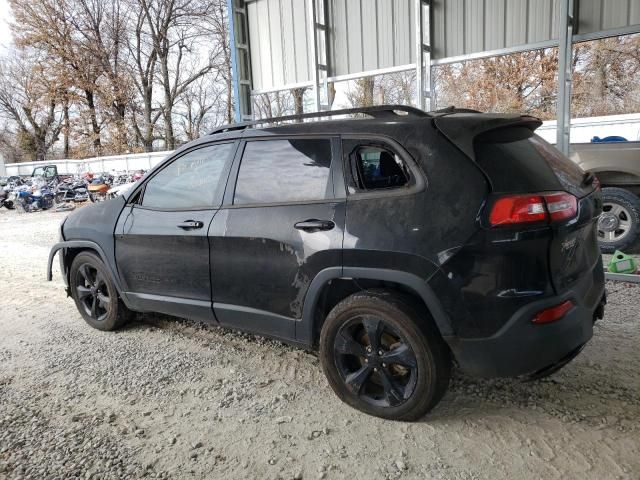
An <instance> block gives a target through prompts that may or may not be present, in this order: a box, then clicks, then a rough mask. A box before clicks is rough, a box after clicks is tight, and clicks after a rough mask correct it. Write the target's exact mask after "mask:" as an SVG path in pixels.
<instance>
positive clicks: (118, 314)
mask: <svg viewBox="0 0 640 480" xmlns="http://www.w3.org/2000/svg"><path fill="white" fill-rule="evenodd" d="M69 285H70V286H71V296H72V297H73V300H74V301H75V303H76V307H77V308H78V311H79V312H80V315H82V318H84V320H85V321H86V322H87V323H88V324H89V325H91V326H92V327H93V328H97V329H98V330H105V331H110V330H116V329H117V328H119V327H120V326H122V325H123V324H124V323H125V322H126V321H127V320H129V319H130V318H131V317H132V312H131V311H130V310H129V309H127V307H126V306H125V305H124V304H123V303H122V300H120V299H119V298H118V292H117V290H116V287H115V285H114V283H113V281H112V279H111V276H110V274H109V271H108V270H107V268H106V266H105V265H104V263H103V262H102V260H100V258H99V257H98V256H97V255H95V254H93V253H90V252H81V253H79V254H78V255H77V256H76V258H74V259H73V263H72V264H71V271H70V274H69Z"/></svg>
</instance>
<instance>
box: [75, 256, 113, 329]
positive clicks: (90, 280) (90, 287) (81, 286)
mask: <svg viewBox="0 0 640 480" xmlns="http://www.w3.org/2000/svg"><path fill="white" fill-rule="evenodd" d="M75 289H76V292H77V298H78V299H79V300H80V303H81V304H82V306H83V307H84V311H85V313H86V314H87V315H88V316H90V317H91V318H92V319H94V320H95V321H97V322H101V321H104V320H105V319H106V318H107V316H108V315H109V310H110V308H111V299H110V298H109V290H108V287H107V283H106V281H105V278H104V277H103V276H102V274H101V273H100V272H99V271H98V269H97V268H96V267H94V266H93V265H90V264H88V263H83V264H82V265H80V267H79V268H78V275H77V276H76V285H75Z"/></svg>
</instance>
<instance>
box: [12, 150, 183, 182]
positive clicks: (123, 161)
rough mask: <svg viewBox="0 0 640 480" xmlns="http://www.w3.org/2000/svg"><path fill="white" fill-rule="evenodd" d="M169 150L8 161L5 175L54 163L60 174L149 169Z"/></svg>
mask: <svg viewBox="0 0 640 480" xmlns="http://www.w3.org/2000/svg"><path fill="white" fill-rule="evenodd" d="M170 153H171V151H167V152H153V153H136V154H132V155H113V156H110V157H95V158H85V159H83V160H45V161H43V162H26V163H10V164H8V165H5V171H6V175H7V176H11V175H31V172H33V169H34V168H36V167H41V166H43V165H55V166H57V167H58V173H59V174H61V175H75V174H78V173H85V172H109V171H111V170H116V171H125V170H149V169H150V168H152V167H154V166H156V165H157V164H158V163H160V162H161V161H162V160H164V159H165V158H166V157H167V155H169V154H170Z"/></svg>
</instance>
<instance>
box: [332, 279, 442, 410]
mask: <svg viewBox="0 0 640 480" xmlns="http://www.w3.org/2000/svg"><path fill="white" fill-rule="evenodd" d="M370 338H373V342H372V341H370V340H369V339H370ZM376 350H378V351H377V352H376ZM354 352H355V353H354ZM320 360H321V362H322V369H323V371H324V374H325V376H326V377H327V380H328V381H329V385H331V388H332V389H333V391H334V392H335V393H336V395H338V397H339V398H340V399H341V400H342V401H344V402H345V403H347V404H348V405H350V406H352V407H353V408H355V409H357V410H360V411H362V412H364V413H367V414H369V415H373V416H376V417H381V418H386V419H390V420H402V421H412V420H417V419H419V418H421V417H423V416H424V415H425V414H426V413H427V412H429V411H430V410H431V409H433V407H435V406H436V405H437V403H438V402H439V401H440V399H441V398H442V396H443V395H444V393H445V392H446V390H447V387H448V385H449V380H450V378H451V356H450V353H449V349H448V347H447V345H446V344H445V343H444V341H443V340H442V337H441V336H440V333H439V332H438V330H437V328H436V326H435V325H434V323H433V321H432V319H431V317H430V315H429V313H428V312H427V311H426V310H425V309H424V308H423V307H421V306H420V305H418V304H417V303H416V302H414V301H413V300H412V299H411V298H410V297H404V296H402V295H398V294H395V293H391V292H387V291H377V290H366V291H363V292H359V293H355V294H353V295H351V296H349V297H347V298H346V299H344V300H343V301H341V302H340V303H339V304H338V305H336V306H335V307H334V308H333V310H331V312H330V313H329V315H328V316H327V318H326V320H325V323H324V325H323V327H322V332H321V334H320ZM385 360H386V361H385Z"/></svg>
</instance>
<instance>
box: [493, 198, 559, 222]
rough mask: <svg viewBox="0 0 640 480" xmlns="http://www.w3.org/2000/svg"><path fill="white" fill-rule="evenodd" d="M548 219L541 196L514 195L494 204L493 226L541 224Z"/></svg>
mask: <svg viewBox="0 0 640 480" xmlns="http://www.w3.org/2000/svg"><path fill="white" fill-rule="evenodd" d="M546 219H547V211H546V210H545V207H544V200H543V199H542V197H541V196H540V195H513V196H510V197H502V198H499V199H498V200H497V201H496V203H494V204H493V208H492V209H491V215H489V221H490V222H491V226H492V227H495V226H498V225H512V224H514V223H527V222H540V221H542V220H546Z"/></svg>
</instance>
